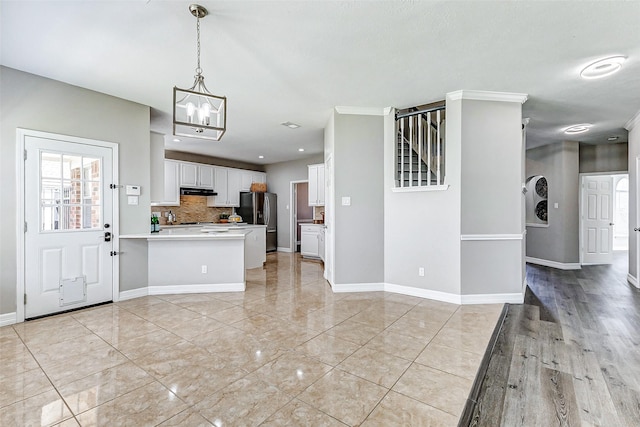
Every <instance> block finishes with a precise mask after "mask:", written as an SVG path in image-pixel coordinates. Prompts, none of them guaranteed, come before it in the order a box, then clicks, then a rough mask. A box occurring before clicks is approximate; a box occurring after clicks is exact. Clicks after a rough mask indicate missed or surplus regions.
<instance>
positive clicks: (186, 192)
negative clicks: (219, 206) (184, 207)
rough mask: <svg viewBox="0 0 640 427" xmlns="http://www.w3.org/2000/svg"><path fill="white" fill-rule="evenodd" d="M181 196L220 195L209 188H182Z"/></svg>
mask: <svg viewBox="0 0 640 427" xmlns="http://www.w3.org/2000/svg"><path fill="white" fill-rule="evenodd" d="M180 195H181V196H217V195H218V193H216V192H215V191H213V190H211V189H209V188H191V187H180Z"/></svg>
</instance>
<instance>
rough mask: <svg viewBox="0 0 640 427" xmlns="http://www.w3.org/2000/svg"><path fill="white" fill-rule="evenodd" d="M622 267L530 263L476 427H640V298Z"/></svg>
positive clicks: (621, 259)
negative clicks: (521, 300) (566, 267)
mask: <svg viewBox="0 0 640 427" xmlns="http://www.w3.org/2000/svg"><path fill="white" fill-rule="evenodd" d="M626 257H627V253H626V252H624V253H619V254H616V256H615V259H614V264H613V265H607V266H585V267H583V268H582V270H574V271H563V270H556V269H553V268H548V267H541V266H537V265H531V264H528V265H527V282H528V284H529V288H528V289H527V294H526V297H525V303H524V304H522V305H510V306H508V310H507V312H506V317H505V320H504V324H503V326H502V329H501V330H500V332H499V334H498V338H497V341H496V344H495V347H494V349H493V352H492V354H491V358H490V359H489V363H488V368H487V371H486V373H485V375H484V378H483V382H482V385H481V387H480V392H479V395H478V398H477V400H476V404H475V408H474V409H473V414H472V416H471V417H470V418H471V420H470V422H468V423H467V420H464V421H463V420H462V419H461V425H471V426H498V425H500V426H509V427H511V426H545V427H546V426H639V425H640V290H638V289H636V288H634V287H633V286H632V285H630V284H628V283H627V281H626V276H627V258H626Z"/></svg>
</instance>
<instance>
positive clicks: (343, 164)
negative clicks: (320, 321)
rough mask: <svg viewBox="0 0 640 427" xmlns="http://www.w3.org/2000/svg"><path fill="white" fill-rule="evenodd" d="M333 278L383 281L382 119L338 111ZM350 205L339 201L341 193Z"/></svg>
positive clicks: (363, 281)
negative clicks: (349, 201) (339, 112)
mask: <svg viewBox="0 0 640 427" xmlns="http://www.w3.org/2000/svg"><path fill="white" fill-rule="evenodd" d="M334 126H335V127H334V144H335V145H334V152H333V156H334V157H333V162H334V163H333V165H334V175H333V179H334V184H335V199H334V200H333V204H334V205H333V206H334V215H335V223H334V230H335V235H334V236H335V246H334V248H335V258H334V260H335V266H334V267H335V272H334V280H335V283H336V284H353V283H382V282H384V170H383V168H382V167H381V166H380V165H382V164H383V163H384V150H383V149H384V119H383V117H382V116H361V115H351V114H337V115H336V116H335V123H334ZM347 196H348V197H351V206H342V197H347Z"/></svg>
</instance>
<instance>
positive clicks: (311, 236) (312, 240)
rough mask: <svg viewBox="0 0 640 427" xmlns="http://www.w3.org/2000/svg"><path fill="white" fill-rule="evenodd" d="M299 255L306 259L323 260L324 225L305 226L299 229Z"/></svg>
mask: <svg viewBox="0 0 640 427" xmlns="http://www.w3.org/2000/svg"><path fill="white" fill-rule="evenodd" d="M300 228H301V230H300V254H301V255H302V256H303V257H307V258H320V259H323V258H324V225H322V224H307V225H303V226H301V227H300Z"/></svg>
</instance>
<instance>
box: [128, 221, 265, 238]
mask: <svg viewBox="0 0 640 427" xmlns="http://www.w3.org/2000/svg"><path fill="white" fill-rule="evenodd" d="M221 225H223V224H221ZM263 227H264V226H263ZM248 228H250V227H242V228H241V226H233V227H216V226H213V227H212V226H206V227H203V226H201V225H200V226H198V227H190V228H187V227H175V228H173V229H165V230H161V231H160V232H159V233H141V234H124V235H121V236H120V238H121V239H147V240H233V239H244V238H245V236H246V235H247V234H249V233H251V230H250V229H248ZM222 229H225V230H227V231H222Z"/></svg>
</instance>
